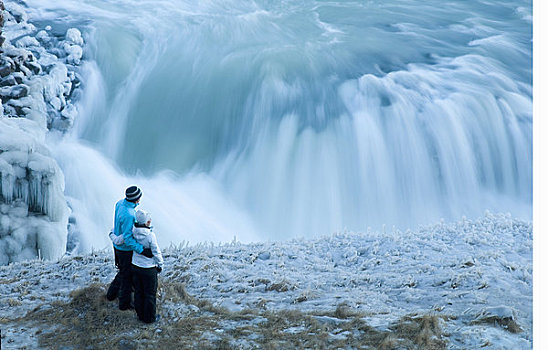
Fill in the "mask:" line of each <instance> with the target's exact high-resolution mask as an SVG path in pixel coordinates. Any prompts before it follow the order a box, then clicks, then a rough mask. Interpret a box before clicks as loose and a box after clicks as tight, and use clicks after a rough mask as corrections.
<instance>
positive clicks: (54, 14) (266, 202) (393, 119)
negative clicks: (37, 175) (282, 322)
mask: <svg viewBox="0 0 548 350" xmlns="http://www.w3.org/2000/svg"><path fill="white" fill-rule="evenodd" d="M26 3H27V4H28V5H29V7H30V8H31V9H32V10H30V11H31V19H34V20H36V21H39V22H40V23H42V22H43V23H50V24H51V23H54V25H53V26H54V28H55V26H61V27H63V26H66V25H71V26H77V27H79V28H80V29H81V31H82V32H83V35H84V37H85V39H86V43H87V44H86V45H87V46H86V52H85V57H84V58H85V60H86V62H85V63H84V65H83V71H82V76H83V77H84V86H85V88H84V90H83V92H82V95H81V98H80V102H79V111H80V113H79V116H78V120H77V122H76V125H75V129H74V130H73V133H72V135H69V136H66V137H65V138H64V139H63V140H61V141H55V142H54V141H52V148H53V149H54V152H55V155H56V158H57V159H58V161H59V163H60V165H61V167H62V169H63V171H64V173H65V178H66V183H67V185H66V191H65V192H66V195H67V197H69V199H70V200H71V205H72V208H73V211H74V215H75V217H76V218H77V220H78V223H79V229H80V230H81V231H82V232H83V237H85V242H84V243H83V247H84V248H85V247H87V248H89V247H90V246H95V247H103V246H106V245H107V236H106V230H108V228H109V227H110V225H111V220H112V210H113V206H114V203H115V201H116V200H117V199H119V198H120V197H121V196H122V194H123V190H124V189H125V187H126V186H128V185H132V184H138V185H140V186H141V187H142V188H143V190H144V193H145V196H144V197H143V201H142V206H143V207H144V208H145V209H148V210H150V211H151V212H152V215H153V218H154V224H155V226H156V227H157V229H158V232H159V237H160V238H159V240H160V241H161V243H162V244H163V245H164V246H165V245H168V244H169V243H170V242H173V243H179V242H181V241H185V240H186V241H191V242H196V241H202V240H213V241H226V240H230V239H232V238H233V237H236V238H237V239H238V240H243V241H249V240H264V239H284V238H290V237H296V236H311V235H318V234H329V233H332V232H334V231H342V230H345V229H349V230H359V231H364V230H366V229H367V227H373V228H379V227H381V225H383V224H386V225H396V226H398V227H400V228H406V227H408V226H414V225H417V224H427V223H430V222H432V221H437V220H439V218H442V217H443V218H445V219H455V218H457V219H458V218H460V216H462V215H467V216H477V215H482V214H483V212H484V211H485V210H491V211H505V212H510V213H511V214H512V215H514V216H517V217H523V218H527V219H530V216H531V198H532V171H531V170H532V64H531V59H532V42H531V41H532V18H531V10H532V9H531V6H532V5H531V1H526V2H522V1H519V2H518V1H504V2H500V1H482V2H476V1H464V2H463V1H448V2H444V3H440V2H439V1H415V0H405V1H404V0H401V1H399V0H390V1H367V2H364V1H311V0H303V1H278V2H271V1H234V0H231V1H219V0H208V1H202V2H195V1H186V0H155V1H136V0H104V1H99V0H86V1H81V0H60V1H55V2H44V1H38V0H27V1H26Z"/></svg>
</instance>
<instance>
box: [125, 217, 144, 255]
mask: <svg viewBox="0 0 548 350" xmlns="http://www.w3.org/2000/svg"><path fill="white" fill-rule="evenodd" d="M133 224H134V221H133V218H131V217H125V218H123V219H122V225H121V226H122V236H123V237H124V242H125V243H126V245H127V246H128V247H130V248H131V249H132V250H133V251H135V252H137V253H139V254H141V253H142V252H143V246H142V245H141V244H140V243H139V242H137V241H136V240H135V238H134V237H133Z"/></svg>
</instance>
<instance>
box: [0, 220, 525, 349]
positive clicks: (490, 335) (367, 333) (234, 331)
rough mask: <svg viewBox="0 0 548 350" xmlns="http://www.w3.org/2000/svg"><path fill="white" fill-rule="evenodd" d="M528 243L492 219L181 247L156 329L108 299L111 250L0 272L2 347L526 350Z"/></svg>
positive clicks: (174, 251)
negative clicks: (244, 242)
mask: <svg viewBox="0 0 548 350" xmlns="http://www.w3.org/2000/svg"><path fill="white" fill-rule="evenodd" d="M158 239H159V240H161V239H162V234H161V232H158ZM532 244H533V243H532V225H531V224H530V223H528V222H523V221H520V220H516V219H514V218H511V217H510V216H508V215H493V214H489V213H487V214H486V215H485V216H484V217H481V218H479V219H477V220H468V219H463V220H461V221H460V222H457V223H443V222H442V223H439V224H436V225H433V226H430V227H425V228H422V229H420V230H417V231H407V232H400V231H393V230H386V231H385V232H366V233H351V232H345V233H340V234H335V235H333V236H328V237H323V238H319V239H315V240H292V241H287V242H265V243H257V244H241V243H238V242H232V243H230V244H225V245H209V244H202V245H197V246H187V247H178V248H175V247H173V248H171V249H166V250H165V251H164V258H165V260H166V264H165V271H164V273H162V275H161V277H160V287H159V293H158V295H159V298H158V306H159V309H158V312H159V314H160V315H161V319H160V321H159V322H157V323H156V324H154V325H143V324H141V323H139V322H138V321H137V320H136V316H135V315H134V313H133V312H128V311H125V312H122V311H118V310H117V307H116V306H117V305H116V302H110V303H109V302H107V301H106V300H105V299H104V297H103V295H104V288H105V286H106V284H107V283H108V282H109V281H110V280H111V279H112V278H113V277H114V274H115V269H114V266H113V265H114V264H113V259H112V255H113V254H112V252H111V251H99V252H94V253H92V254H90V255H84V256H73V257H64V258H62V259H60V260H58V261H40V260H33V261H27V262H19V263H13V264H10V265H9V266H2V267H0V294H1V295H2V298H1V299H0V328H1V329H2V349H12V348H14V349H19V348H26V349H36V348H39V347H42V348H63V349H80V348H85V347H86V346H87V347H88V348H108V347H112V346H115V347H116V348H123V349H140V348H162V347H165V346H169V345H171V346H176V345H177V346H179V347H187V348H188V347H191V348H192V347H193V348H208V347H209V348H349V349H350V348H386V349H390V348H406V349H409V348H431V349H436V348H444V347H446V348H449V349H479V348H487V349H489V348H491V349H530V348H532V306H533V302H532V299H533V296H532ZM75 291H76V292H75ZM113 344H114V345H113ZM166 344H167V345H166Z"/></svg>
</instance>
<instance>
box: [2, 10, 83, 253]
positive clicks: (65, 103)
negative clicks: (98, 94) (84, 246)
mask: <svg viewBox="0 0 548 350" xmlns="http://www.w3.org/2000/svg"><path fill="white" fill-rule="evenodd" d="M0 5H1V1H0ZM7 5H8V8H7V10H6V11H5V19H6V23H5V28H4V29H5V33H6V38H7V41H6V42H5V43H4V45H3V47H2V53H1V54H0V77H1V80H0V98H1V101H2V105H1V108H0V112H1V113H0V264H7V263H10V262H13V261H19V260H25V259H32V258H36V257H41V258H46V259H54V258H58V257H60V256H61V255H63V254H64V253H65V249H66V246H67V244H66V243H67V226H68V224H69V223H68V218H69V212H70V209H69V207H68V204H67V200H66V198H65V196H64V176H63V173H62V171H61V169H60V168H59V166H58V164H57V162H56V161H55V159H54V158H53V157H52V156H51V155H50V152H49V149H48V147H47V145H46V134H47V133H48V132H49V131H50V130H51V129H56V130H58V131H61V132H65V131H67V130H68V129H70V127H71V126H72V124H73V121H74V119H75V117H76V115H77V110H76V107H74V105H72V104H71V103H70V98H71V94H72V92H73V91H74V88H75V85H76V82H77V81H78V82H79V80H78V77H77V73H75V72H74V69H75V65H78V64H79V63H80V60H81V58H82V47H81V45H83V43H84V41H83V39H82V35H81V33H80V31H79V30H78V29H75V28H71V29H69V30H68V31H67V32H66V36H65V38H59V37H55V36H52V35H50V33H49V31H50V30H51V28H49V29H48V28H45V30H40V31H37V30H36V28H35V27H34V25H32V24H30V23H28V22H27V21H28V17H27V15H26V14H25V10H24V7H23V6H21V5H20V4H17V3H11V2H9V3H8V4H7ZM31 50H32V51H31ZM65 62H68V63H70V64H71V66H70V68H69V67H67V65H65ZM69 69H71V70H72V71H69Z"/></svg>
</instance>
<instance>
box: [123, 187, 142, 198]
mask: <svg viewBox="0 0 548 350" xmlns="http://www.w3.org/2000/svg"><path fill="white" fill-rule="evenodd" d="M142 195H143V192H141V189H140V188H139V187H137V186H131V187H128V188H127V189H126V199H127V200H128V201H130V202H135V201H137V200H138V199H139V198H141V196H142Z"/></svg>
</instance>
